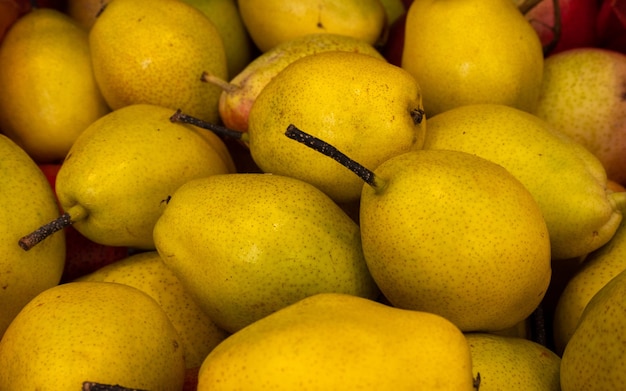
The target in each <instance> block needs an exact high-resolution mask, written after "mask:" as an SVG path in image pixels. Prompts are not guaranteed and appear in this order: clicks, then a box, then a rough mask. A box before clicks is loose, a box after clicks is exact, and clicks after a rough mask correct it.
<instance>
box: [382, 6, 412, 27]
mask: <svg viewBox="0 0 626 391" xmlns="http://www.w3.org/2000/svg"><path fill="white" fill-rule="evenodd" d="M380 2H381V4H382V5H383V8H384V9H385V14H386V15H387V26H391V25H392V24H394V23H395V22H396V21H397V20H398V19H400V18H401V17H402V16H404V14H406V11H407V9H406V6H405V5H404V1H403V0H380Z"/></svg>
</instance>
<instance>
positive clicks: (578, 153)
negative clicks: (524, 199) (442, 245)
mask: <svg viewBox="0 0 626 391" xmlns="http://www.w3.org/2000/svg"><path fill="white" fill-rule="evenodd" d="M428 124H429V125H428V132H427V135H426V139H425V141H424V146H423V148H424V149H453V150H458V151H464V152H468V153H471V154H475V155H478V156H480V157H482V158H485V159H487V160H490V161H493V162H495V163H497V164H499V165H501V166H503V167H504V168H506V169H507V170H508V171H509V172H510V173H511V174H513V175H514V176H515V177H516V178H517V179H518V180H520V181H521V182H522V183H523V184H524V186H525V187H526V188H527V189H528V190H529V191H530V192H531V194H532V195H533V197H534V198H535V200H536V201H537V203H538V204H539V206H540V207H541V211H542V213H543V216H544V218H545V220H546V223H547V225H548V230H549V232H550V243H551V249H552V258H553V259H573V258H577V257H581V256H585V255H587V254H588V253H590V252H591V251H593V250H595V249H597V248H599V247H600V246H602V245H603V244H605V243H606V242H608V241H609V240H610V239H611V237H612V236H613V234H614V233H615V231H616V229H617V227H618V226H619V224H620V221H621V220H622V211H623V210H624V209H625V208H626V193H623V192H618V193H615V192H613V191H611V190H608V189H607V186H608V185H607V176H606V172H605V170H604V167H603V166H602V164H601V163H600V162H599V161H598V159H597V158H596V157H595V156H594V155H593V154H591V153H590V152H589V151H587V150H586V149H585V148H584V147H583V146H582V145H580V144H579V143H577V142H575V141H574V140H572V139H571V138H570V137H567V136H566V135H564V134H563V133H561V132H559V131H558V130H556V129H554V128H553V127H551V126H550V125H549V124H548V123H547V122H545V121H543V120H541V119H540V118H538V117H536V116H534V115H532V114H530V113H527V112H524V111H522V110H519V109H515V108H512V107H509V106H505V105H496V104H476V105H467V106H463V107H458V108H455V109H451V110H448V111H447V112H445V113H441V114H438V115H436V116H434V117H432V118H430V119H429V121H428Z"/></svg>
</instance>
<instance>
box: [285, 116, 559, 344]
mask: <svg viewBox="0 0 626 391" xmlns="http://www.w3.org/2000/svg"><path fill="white" fill-rule="evenodd" d="M285 134H286V135H287V136H288V137H289V138H292V139H294V140H296V141H298V142H300V143H303V144H305V145H307V146H309V147H311V148H314V149H315V150H317V151H320V152H322V153H323V154H326V155H328V156H330V157H332V158H333V159H334V160H337V161H338V162H340V163H341V165H344V166H345V168H349V169H350V170H352V171H353V172H354V173H355V174H357V176H358V177H360V178H362V180H363V181H364V182H365V183H366V185H364V187H363V192H362V195H361V199H360V229H361V241H362V246H363V254H364V256H365V261H366V263H367V266H368V269H369V271H370V273H371V275H372V277H373V278H374V281H375V282H376V284H377V285H378V287H379V288H380V290H381V292H382V293H383V295H384V297H385V298H386V299H387V300H388V301H389V302H390V303H391V304H392V305H393V306H396V307H399V308H405V309H411V310H415V311H427V312H432V313H435V314H438V315H441V316H443V317H445V318H447V319H449V320H450V321H452V322H453V323H454V324H455V325H457V327H459V328H460V329H461V330H463V331H466V332H467V331H497V330H503V329H506V328H509V327H512V326H514V325H515V324H517V323H518V322H521V321H522V320H524V319H526V318H527V317H528V316H529V315H530V314H531V313H532V312H533V311H534V310H535V308H536V307H537V306H538V305H539V303H540V302H541V299H542V298H543V296H544V295H545V293H546V289H547V287H548V284H549V282H550V277H551V262H550V239H549V236H548V229H547V226H546V223H545V221H544V219H543V216H542V214H541V209H540V208H539V205H538V204H537V202H536V201H535V200H534V198H533V197H532V195H531V194H530V192H529V191H528V190H526V188H525V187H524V186H523V185H522V183H521V182H519V181H518V180H517V179H516V178H515V177H514V176H513V175H512V174H510V173H509V172H508V171H506V170H505V169H504V168H503V167H502V166H499V165H497V164H495V163H493V162H491V161H488V160H486V159H483V158H481V157H478V156H476V155H472V154H469V153H466V152H460V151H452V150H417V151H410V152H406V153H403V154H400V155H397V156H394V157H392V158H390V159H388V160H387V161H385V162H383V163H382V164H381V165H379V166H378V167H377V168H376V170H374V171H372V170H369V169H368V168H366V167H364V166H363V165H361V164H360V163H359V162H358V161H354V160H352V159H351V158H350V157H348V156H347V155H346V154H344V153H342V151H339V150H337V149H335V148H333V147H332V145H328V143H326V142H325V141H324V140H320V139H318V138H316V137H314V136H312V135H310V134H308V133H306V132H305V131H302V130H300V129H298V128H297V127H295V126H289V127H288V129H287V131H286V132H285Z"/></svg>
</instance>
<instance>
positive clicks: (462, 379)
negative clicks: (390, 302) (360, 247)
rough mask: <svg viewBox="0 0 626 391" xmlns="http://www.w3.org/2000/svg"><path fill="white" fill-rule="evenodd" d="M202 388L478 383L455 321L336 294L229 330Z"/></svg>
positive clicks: (393, 388)
mask: <svg viewBox="0 0 626 391" xmlns="http://www.w3.org/2000/svg"><path fill="white" fill-rule="evenodd" d="M197 389H198V391H208V390H212V391H213V390H214V391H218V390H233V389H271V390H300V389H307V390H346V389H350V390H352V389H354V390H357V389H359V390H380V391H398V390H433V391H434V390H456V391H472V390H474V388H473V379H472V374H471V357H470V352H469V347H468V344H467V341H466V340H465V338H464V337H463V334H462V333H461V332H460V330H459V329H458V328H457V327H456V326H454V325H453V324H452V323H451V322H450V321H448V320H447V319H445V318H442V317H440V316H437V315H434V314H431V313H426V312H417V311H407V310H402V309H398V308H393V307H390V306H387V305H384V304H381V303H378V302H374V301H371V300H367V299H364V298H360V297H355V296H352V295H345V294H333V293H327V294H317V295H314V296H311V297H308V298H305V299H302V300H300V301H298V302H296V303H294V304H292V305H290V306H288V307H286V308H283V309H282V310H279V311H277V312H275V313H273V314H271V315H268V316H267V317H265V318H263V319H260V320H258V321H257V322H255V323H253V324H251V325H250V326H248V327H246V328H245V329H243V330H240V331H238V332H237V333H235V334H233V335H231V336H230V337H228V338H227V339H226V340H225V341H224V342H222V343H221V344H220V345H219V346H217V347H216V348H215V349H214V350H213V351H212V352H211V353H210V354H209V355H208V356H207V358H206V359H205V361H204V363H203V364H202V367H200V371H199V373H198V388H197Z"/></svg>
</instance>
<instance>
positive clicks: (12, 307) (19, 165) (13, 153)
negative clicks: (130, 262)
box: [0, 134, 65, 338]
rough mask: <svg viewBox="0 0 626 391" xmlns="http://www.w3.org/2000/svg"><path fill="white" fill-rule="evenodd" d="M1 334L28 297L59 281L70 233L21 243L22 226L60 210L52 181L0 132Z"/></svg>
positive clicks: (34, 225) (25, 227) (32, 225)
mask: <svg viewBox="0 0 626 391" xmlns="http://www.w3.org/2000/svg"><path fill="white" fill-rule="evenodd" d="M0 156H2V158H1V159H0V189H2V191H0V221H2V224H0V243H2V247H1V251H0V286H1V287H2V289H0V303H2V305H1V306H0V338H2V334H3V333H4V331H5V330H6V328H7V327H8V326H9V323H11V321H12V320H13V318H14V317H15V316H16V315H17V313H18V312H19V311H20V310H21V309H22V307H23V306H24V305H26V303H28V302H29V301H30V300H31V299H32V298H33V297H35V296H36V295H37V294H39V293H40V292H42V291H43V290H45V289H48V288H51V287H53V286H55V285H57V284H58V283H59V282H60V280H61V276H62V274H63V266H64V264H65V236H64V235H63V234H60V235H57V236H56V237H54V238H51V239H50V241H48V242H47V243H43V244H42V245H41V247H39V248H36V249H33V251H31V252H24V251H23V250H22V249H21V248H20V247H19V246H18V245H17V241H18V239H19V238H20V237H21V236H22V235H23V231H28V230H33V229H35V228H37V227H39V226H40V225H41V224H43V223H44V222H46V221H49V220H51V219H53V218H55V216H58V214H59V209H58V206H57V202H56V198H55V196H54V192H53V191H52V187H51V186H50V184H49V183H48V181H47V179H46V177H45V176H44V174H43V172H41V170H40V169H39V167H37V164H35V162H34V161H33V160H32V158H31V157H30V156H28V154H27V153H26V151H24V150H23V149H22V148H21V147H19V146H18V145H17V144H15V143H14V142H13V141H12V140H11V139H9V138H8V137H7V136H5V135H3V134H0Z"/></svg>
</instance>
